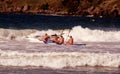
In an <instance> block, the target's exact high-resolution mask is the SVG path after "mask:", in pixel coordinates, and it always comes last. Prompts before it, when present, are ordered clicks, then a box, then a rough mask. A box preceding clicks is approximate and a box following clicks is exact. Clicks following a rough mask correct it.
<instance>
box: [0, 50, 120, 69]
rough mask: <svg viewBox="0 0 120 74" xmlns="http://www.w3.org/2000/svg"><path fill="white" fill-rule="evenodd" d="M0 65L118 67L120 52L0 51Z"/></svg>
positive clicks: (119, 65) (119, 64)
mask: <svg viewBox="0 0 120 74" xmlns="http://www.w3.org/2000/svg"><path fill="white" fill-rule="evenodd" d="M0 58H1V59H0V65H3V66H38V67H48V68H55V69H56V68H59V69H61V68H65V67H71V68H75V67H80V66H103V67H120V54H110V53H80V52H44V53H43V52H40V53H20V52H17V51H6V52H5V51H2V50H1V51H0Z"/></svg>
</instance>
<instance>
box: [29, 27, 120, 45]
mask: <svg viewBox="0 0 120 74" xmlns="http://www.w3.org/2000/svg"><path fill="white" fill-rule="evenodd" d="M43 33H48V34H49V35H51V34H55V33H56V34H58V35H60V33H61V34H63V37H64V38H65V40H67V39H68V36H70V35H71V36H73V38H74V41H75V42H76V43H79V42H81V41H88V42H119V41H120V38H119V37H120V31H103V30H97V29H95V30H91V29H89V28H82V27H81V26H76V27H73V28H72V29H71V30H61V32H58V31H54V30H48V31H39V33H38V32H37V33H35V34H36V35H43ZM35 34H31V35H33V36H34V35H35Z"/></svg>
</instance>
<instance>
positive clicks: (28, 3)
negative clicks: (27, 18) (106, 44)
mask: <svg viewBox="0 0 120 74" xmlns="http://www.w3.org/2000/svg"><path fill="white" fill-rule="evenodd" d="M0 12H1V13H3V12H7V13H37V14H38V13H40V14H57V15H81V16H86V15H93V16H113V17H118V16H120V0H0Z"/></svg>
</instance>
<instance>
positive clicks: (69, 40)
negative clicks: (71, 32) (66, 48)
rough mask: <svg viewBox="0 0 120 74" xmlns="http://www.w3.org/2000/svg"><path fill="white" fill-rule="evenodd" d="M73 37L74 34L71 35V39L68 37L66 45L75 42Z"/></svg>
mask: <svg viewBox="0 0 120 74" xmlns="http://www.w3.org/2000/svg"><path fill="white" fill-rule="evenodd" d="M73 41H74V40H73V37H72V36H70V37H69V39H68V41H67V42H66V45H72V44H73Z"/></svg>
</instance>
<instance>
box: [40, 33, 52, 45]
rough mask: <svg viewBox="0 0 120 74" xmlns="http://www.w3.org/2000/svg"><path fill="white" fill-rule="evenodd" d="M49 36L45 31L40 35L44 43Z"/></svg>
mask: <svg viewBox="0 0 120 74" xmlns="http://www.w3.org/2000/svg"><path fill="white" fill-rule="evenodd" d="M49 38H50V36H49V35H48V34H47V33H45V35H44V36H42V41H43V42H44V43H45V44H46V43H47V41H48V39H49Z"/></svg>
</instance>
